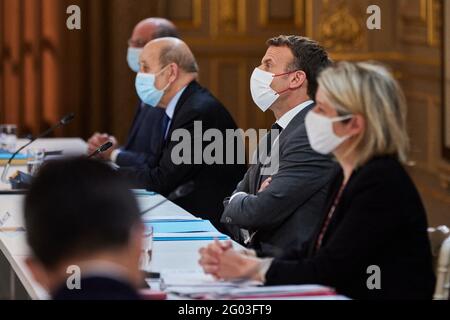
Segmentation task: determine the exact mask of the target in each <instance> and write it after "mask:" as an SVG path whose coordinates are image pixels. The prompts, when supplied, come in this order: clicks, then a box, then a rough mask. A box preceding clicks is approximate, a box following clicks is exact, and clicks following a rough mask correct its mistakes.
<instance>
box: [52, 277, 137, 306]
mask: <svg viewBox="0 0 450 320" xmlns="http://www.w3.org/2000/svg"><path fill="white" fill-rule="evenodd" d="M52 298H53V300H83V301H86V300H141V299H140V297H139V295H138V293H137V291H136V290H135V289H134V288H133V287H132V286H131V285H130V284H128V283H125V282H121V281H118V280H115V279H110V278H106V277H88V278H83V279H81V289H80V290H76V289H74V290H69V289H68V288H67V286H66V284H64V285H62V286H61V287H60V289H58V290H56V291H55V292H54V293H53V294H52Z"/></svg>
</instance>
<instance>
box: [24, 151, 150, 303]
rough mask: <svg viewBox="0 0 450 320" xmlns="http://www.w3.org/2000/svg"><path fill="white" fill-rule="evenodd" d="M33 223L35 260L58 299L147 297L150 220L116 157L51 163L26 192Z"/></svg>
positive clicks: (29, 225)
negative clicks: (144, 257)
mask: <svg viewBox="0 0 450 320" xmlns="http://www.w3.org/2000/svg"><path fill="white" fill-rule="evenodd" d="M81 199H82V201H80V200H81ZM25 227H26V230H27V241H28V244H29V246H30V247H31V251H32V258H29V259H28V260H27V264H28V266H29V267H30V269H31V271H32V273H33V275H34V277H35V278H36V280H37V281H38V282H39V283H40V284H41V285H42V286H43V287H45V288H46V289H47V290H48V291H49V293H50V294H51V296H52V298H53V299H55V300H137V299H139V295H138V293H137V288H138V287H139V286H140V285H141V284H142V282H143V278H142V274H141V272H140V271H139V263H140V262H139V261H140V258H141V252H142V239H143V234H144V232H143V231H144V226H143V225H142V222H141V218H140V214H139V209H138V205H137V203H136V199H135V197H134V195H133V194H132V192H131V191H130V190H129V189H128V184H127V183H126V182H125V181H124V180H123V179H121V178H120V177H119V176H118V175H117V172H115V171H114V170H113V169H111V168H110V167H109V166H108V165H106V164H104V163H100V162H97V161H92V160H87V159H73V160H62V161H57V162H50V163H48V164H46V165H45V166H44V167H43V168H42V169H41V171H40V172H39V174H38V176H37V177H36V179H35V180H34V182H33V184H32V187H31V189H30V190H29V193H28V195H27V197H26V200H25Z"/></svg>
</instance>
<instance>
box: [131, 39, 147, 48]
mask: <svg viewBox="0 0 450 320" xmlns="http://www.w3.org/2000/svg"><path fill="white" fill-rule="evenodd" d="M146 44H147V41H144V40H140V39H139V40H133V39H130V40H128V46H129V47H132V48H143V47H145V45H146Z"/></svg>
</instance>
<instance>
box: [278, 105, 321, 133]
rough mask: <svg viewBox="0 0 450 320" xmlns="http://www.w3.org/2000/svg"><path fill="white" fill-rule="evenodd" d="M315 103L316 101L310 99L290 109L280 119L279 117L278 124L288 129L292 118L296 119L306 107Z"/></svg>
mask: <svg viewBox="0 0 450 320" xmlns="http://www.w3.org/2000/svg"><path fill="white" fill-rule="evenodd" d="M313 103H314V101H312V100H308V101H305V102H303V103H302V104H300V105H298V106H296V107H295V108H294V109H292V110H289V111H288V112H286V113H285V114H284V115H283V116H282V117H281V118H280V119H278V121H277V124H278V125H279V126H280V127H282V128H283V130H284V129H286V128H287V126H288V125H289V123H290V122H291V121H292V119H294V118H295V117H296V116H297V115H298V114H299V113H300V112H301V111H303V110H304V109H305V108H306V107H309V106H310V105H311V104H313Z"/></svg>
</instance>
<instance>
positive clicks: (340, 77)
mask: <svg viewBox="0 0 450 320" xmlns="http://www.w3.org/2000/svg"><path fill="white" fill-rule="evenodd" d="M316 100H317V101H316V102H317V105H316V107H315V108H314V109H313V110H312V111H311V112H310V113H309V114H308V116H307V118H306V127H307V131H308V136H309V139H310V142H311V146H312V147H313V149H314V150H315V151H317V152H318V153H322V154H328V153H333V154H334V156H335V158H336V160H337V162H338V164H339V166H338V170H337V174H336V177H335V178H334V180H333V183H332V186H331V190H330V192H329V195H328V200H327V204H326V207H325V210H324V216H323V219H322V222H321V223H320V225H319V227H318V228H317V230H316V232H315V233H314V236H313V237H312V239H311V240H310V241H309V243H307V244H306V245H304V246H303V248H302V249H301V250H298V248H293V250H292V251H291V252H286V253H285V254H284V255H283V256H280V257H276V258H260V257H257V254H256V253H255V252H237V251H235V250H233V249H232V248H231V244H230V243H218V242H216V243H214V244H211V245H210V246H209V247H207V248H203V249H201V250H200V254H201V258H200V264H201V265H202V267H203V268H204V270H205V272H206V273H209V274H212V275H214V276H215V277H216V278H220V279H226V280H231V279H242V278H252V279H255V280H260V281H262V282H264V283H265V284H266V285H287V284H311V283H314V284H322V285H326V286H330V287H333V288H335V289H336V290H337V291H338V292H339V293H341V294H344V295H347V296H349V297H351V298H356V299H431V297H432V294H433V289H434V281H435V279H434V274H433V270H432V262H431V261H432V258H431V252H430V245H429V240H428V236H427V219H426V213H425V209H424V206H423V204H422V201H421V199H420V196H419V194H418V192H417V190H416V188H415V186H414V184H413V182H412V181H411V179H410V177H409V176H408V174H407V172H406V171H405V169H404V165H405V164H407V154H408V146H409V141H408V136H407V132H406V111H407V110H406V104H405V98H404V95H403V93H402V91H401V90H400V88H399V86H398V84H397V82H396V81H395V80H394V79H393V77H392V75H391V74H390V73H389V72H388V71H387V70H386V69H385V68H384V67H381V66H378V65H375V64H371V63H349V62H341V63H338V64H336V65H334V66H333V67H330V68H328V69H326V70H325V71H324V72H323V73H322V74H321V76H320V78H319V90H318V93H317V98H316ZM299 192H301V190H299ZM259 255H261V253H259ZM374 270H375V271H377V272H378V271H379V272H380V274H379V276H380V277H378V278H377V279H375V280H374V279H369V278H370V276H371V275H372V274H373V272H374Z"/></svg>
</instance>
